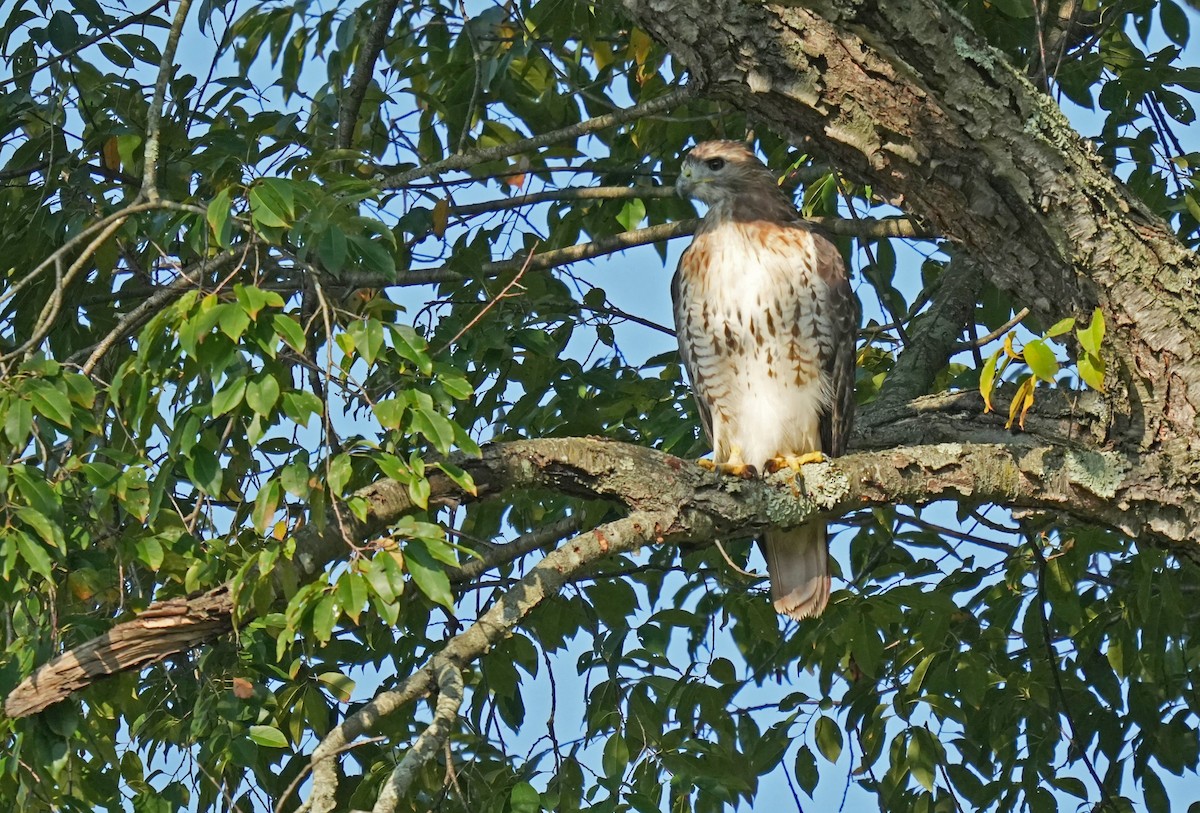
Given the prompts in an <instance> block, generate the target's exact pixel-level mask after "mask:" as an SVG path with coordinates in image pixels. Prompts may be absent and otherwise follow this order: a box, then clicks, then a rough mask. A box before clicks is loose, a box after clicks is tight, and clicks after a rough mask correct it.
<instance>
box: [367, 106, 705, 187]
mask: <svg viewBox="0 0 1200 813" xmlns="http://www.w3.org/2000/svg"><path fill="white" fill-rule="evenodd" d="M699 90H700V88H699V86H698V85H696V84H695V83H692V84H688V85H687V86H685V87H682V88H678V89H676V90H673V91H671V92H669V93H666V94H664V95H662V96H659V97H658V98H657V99H651V100H650V101H648V102H642V103H641V104H635V105H634V106H632V107H627V108H624V109H622V110H617V111H614V112H612V113H605V114H604V115H603V116H595V117H593V118H590V119H587V120H585V121H581V122H579V123H578V124H572V125H571V126H570V127H562V128H560V129H558V130H551V131H550V132H548V133H543V134H541V135H537V136H533V137H531V138H525V139H522V140H520V141H514V142H512V143H510V144H498V145H496V146H495V147H488V148H486V149H481V150H474V151H472V152H469V153H460V154H458V155H451V156H449V157H448V158H445V159H443V160H441V161H436V162H434V163H432V164H428V165H426V166H423V167H414V168H413V169H410V170H406V171H404V172H399V173H397V174H395V175H392V176H390V177H388V178H385V179H384V181H383V183H382V184H381V186H382V188H383V189H399V188H402V187H404V186H406V185H407V184H409V183H410V182H412V181H415V180H418V179H420V178H429V177H432V176H434V175H440V174H441V173H443V172H452V171H454V170H462V169H468V168H470V167H472V166H474V165H476V164H482V163H486V162H488V161H496V160H499V159H501V158H508V157H509V156H511V155H517V154H519V153H523V152H529V151H531V150H536V149H539V148H541V147H545V146H547V145H549V144H555V143H557V142H559V141H567V140H570V139H573V138H579V137H580V136H584V135H588V134H589V133H594V132H597V131H599V130H606V129H608V128H609V127H616V126H618V125H621V124H625V123H627V122H630V121H636V120H637V119H640V118H642V117H643V116H648V115H651V114H654V113H660V112H665V111H669V110H671V109H673V108H674V107H676V106H677V105H680V104H683V103H684V102H686V101H688V100H689V99H691V98H693V97H694V96H695V95H696V94H697V93H698V92H699Z"/></svg>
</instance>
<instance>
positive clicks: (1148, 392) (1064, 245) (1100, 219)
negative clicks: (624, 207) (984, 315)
mask: <svg viewBox="0 0 1200 813" xmlns="http://www.w3.org/2000/svg"><path fill="white" fill-rule="evenodd" d="M624 5H625V6H626V8H627V9H628V10H629V12H630V13H631V14H632V15H633V17H634V18H635V19H636V20H637V21H638V23H639V25H641V26H643V27H645V28H646V29H647V30H648V31H650V32H651V33H652V34H653V35H654V36H656V37H657V38H658V39H660V40H661V41H662V42H663V43H664V44H665V45H666V46H667V48H668V49H669V50H670V51H671V52H672V53H673V54H675V55H676V56H678V57H680V58H682V60H683V61H684V62H685V63H686V65H687V67H688V69H689V70H690V71H691V72H692V73H693V74H694V75H695V77H696V78H697V79H699V80H700V81H702V82H703V83H704V84H705V86H706V88H707V93H708V94H709V95H711V96H715V97H717V98H721V99H724V100H727V101H728V102H729V103H731V104H733V105H736V106H738V107H741V108H742V109H744V110H745V111H746V112H748V113H749V114H751V115H752V116H753V117H754V118H755V119H757V120H759V121H761V122H762V123H764V124H766V125H767V126H769V127H770V128H771V129H773V130H776V131H777V132H780V133H782V134H785V135H787V136H790V137H791V138H792V139H793V140H794V141H795V143H798V144H799V143H804V142H806V141H807V142H810V143H811V144H812V145H814V146H815V147H816V148H818V149H819V150H820V151H822V152H824V153H825V154H826V156H827V157H828V159H829V160H830V162H831V163H833V164H834V165H836V166H838V167H839V168H841V169H842V170H844V171H845V172H847V173H848V174H850V175H852V176H855V177H857V178H858V179H859V180H861V181H864V182H867V183H870V184H871V185H872V186H873V187H874V188H875V189H876V190H879V191H882V192H884V193H886V194H888V195H889V196H890V197H891V199H892V200H893V201H894V202H895V203H897V204H898V205H900V206H902V207H903V208H904V209H906V210H907V211H908V212H910V213H912V214H914V215H917V216H919V217H920V218H921V219H922V220H924V221H925V222H927V223H928V224H929V225H930V226H931V227H932V228H933V229H934V230H935V231H937V232H938V233H941V234H944V235H946V236H947V237H948V238H949V239H951V240H953V241H955V242H957V243H960V244H961V245H963V246H965V247H966V248H967V249H968V250H969V251H970V252H971V254H972V256H973V258H974V259H975V260H976V261H977V262H979V263H980V265H981V267H982V268H983V269H984V272H985V273H986V274H987V275H988V276H989V278H990V279H991V280H992V281H993V282H995V283H996V285H997V286H999V287H1000V288H1001V289H1003V290H1005V291H1007V292H1008V293H1010V294H1011V295H1012V296H1013V297H1014V299H1015V301H1016V302H1018V303H1019V305H1027V306H1028V307H1030V308H1031V310H1032V311H1033V313H1034V314H1035V315H1036V316H1038V317H1039V318H1040V319H1041V320H1042V321H1043V322H1044V323H1045V324H1050V323H1051V322H1052V321H1055V320H1057V319H1058V318H1061V317H1064V316H1068V315H1077V316H1081V317H1084V318H1085V319H1086V318H1087V317H1088V316H1089V315H1090V313H1091V310H1092V308H1093V307H1094V306H1095V305H1099V306H1100V307H1101V308H1102V309H1103V310H1104V312H1105V314H1106V315H1107V316H1108V324H1109V328H1110V330H1109V336H1110V337H1111V338H1110V339H1108V340H1106V342H1107V343H1108V344H1109V345H1110V348H1111V351H1110V358H1111V359H1112V360H1114V361H1116V362H1117V363H1118V364H1119V367H1118V368H1117V369H1119V370H1120V371H1121V375H1120V376H1119V378H1120V380H1113V382H1112V383H1113V384H1114V385H1116V386H1112V387H1110V389H1111V390H1112V391H1113V396H1114V397H1113V405H1114V407H1115V415H1116V416H1117V417H1118V418H1119V419H1120V420H1119V422H1118V423H1117V424H1115V426H1114V429H1115V430H1117V431H1116V432H1115V433H1114V435H1113V438H1112V439H1113V440H1114V442H1118V443H1120V444H1121V445H1122V446H1124V447H1125V448H1127V449H1129V450H1131V451H1132V450H1134V449H1147V448H1152V447H1155V446H1158V445H1160V444H1172V443H1178V444H1179V446H1180V447H1181V448H1176V449H1174V450H1173V451H1172V455H1173V456H1174V457H1175V458H1176V460H1177V461H1178V462H1184V461H1185V459H1186V457H1187V454H1186V452H1187V451H1189V450H1190V449H1192V448H1194V447H1195V446H1196V445H1197V440H1198V439H1197V434H1196V431H1195V429H1196V413H1197V409H1198V408H1200V359H1198V358H1197V342H1196V340H1195V338H1194V337H1196V336H1197V335H1200V307H1197V303H1196V300H1195V297H1194V296H1193V295H1192V294H1191V290H1192V288H1193V286H1194V285H1195V282H1196V280H1197V279H1198V278H1200V263H1198V262H1197V258H1196V255H1195V254H1194V253H1192V252H1190V251H1188V250H1187V249H1186V248H1184V247H1183V246H1182V245H1181V244H1180V243H1179V242H1178V240H1177V239H1176V238H1175V236H1174V235H1173V233H1172V232H1171V230H1170V228H1169V227H1168V225H1167V224H1166V223H1164V222H1163V221H1162V220H1161V219H1159V218H1158V217H1157V216H1155V215H1154V214H1153V213H1151V212H1150V211H1148V209H1147V208H1146V207H1145V206H1144V205H1143V204H1142V203H1141V202H1140V201H1139V200H1138V199H1137V198H1135V197H1134V195H1133V194H1132V193H1131V192H1129V190H1128V189H1126V188H1125V187H1124V186H1123V185H1122V184H1121V183H1120V182H1119V181H1117V180H1116V178H1114V177H1113V175H1112V173H1111V172H1110V171H1109V169H1108V168H1107V167H1106V166H1105V165H1104V164H1103V163H1102V161H1101V160H1100V158H1099V157H1098V156H1097V155H1096V153H1095V152H1094V150H1093V149H1091V147H1090V145H1089V144H1088V143H1087V142H1086V141H1085V140H1083V139H1082V138H1080V137H1079V136H1078V135H1077V134H1076V133H1075V132H1074V131H1073V130H1072V129H1071V127H1070V125H1069V124H1068V123H1067V121H1066V118H1065V117H1064V116H1063V114H1062V112H1061V111H1060V110H1059V109H1058V107H1057V106H1056V105H1055V104H1054V102H1053V101H1052V100H1051V99H1050V98H1049V97H1047V96H1046V95H1045V94H1043V93H1041V92H1040V91H1038V90H1037V89H1036V88H1035V87H1034V86H1033V85H1032V84H1030V82H1029V81H1028V80H1027V79H1026V77H1025V76H1023V75H1022V74H1021V73H1020V72H1019V71H1017V70H1016V69H1014V68H1013V67H1012V66H1011V65H1009V64H1008V63H1007V62H1006V61H1005V59H1004V57H1003V55H1001V54H999V53H998V52H996V51H994V50H992V49H991V48H990V47H988V46H987V45H986V44H985V43H984V42H982V41H981V40H980V38H978V37H977V36H976V35H975V33H974V32H973V31H972V29H971V27H970V26H969V25H968V24H967V23H966V22H965V21H964V20H962V19H961V18H960V17H959V16H958V15H956V14H955V13H954V12H953V11H951V10H950V9H949V8H947V7H946V6H945V5H943V4H942V3H941V2H939V1H938V0H861V1H860V0H815V1H814V2H809V3H804V4H803V5H804V7H803V8H801V7H799V4H797V3H791V2H788V3H783V4H758V3H749V2H741V1H740V0H624ZM1019 305H1018V306H1019ZM1110 378H1113V379H1117V378H1118V377H1117V376H1110Z"/></svg>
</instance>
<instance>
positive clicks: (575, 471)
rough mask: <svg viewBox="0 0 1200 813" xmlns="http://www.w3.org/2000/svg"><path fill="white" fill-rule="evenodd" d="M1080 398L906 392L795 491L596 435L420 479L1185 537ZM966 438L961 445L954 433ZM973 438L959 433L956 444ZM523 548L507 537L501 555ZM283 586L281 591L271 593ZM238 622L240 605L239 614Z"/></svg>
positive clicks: (1142, 460) (675, 533)
mask: <svg viewBox="0 0 1200 813" xmlns="http://www.w3.org/2000/svg"><path fill="white" fill-rule="evenodd" d="M1101 406H1102V405H1101V404H1098V403H1097V399H1095V398H1087V397H1083V398H1080V399H1077V400H1075V401H1068V400H1067V399H1065V398H1062V397H1059V398H1054V397H1050V398H1047V399H1045V402H1044V404H1043V406H1042V409H1041V413H1042V414H1040V415H1039V416H1038V417H1037V418H1035V419H1033V420H1031V422H1030V424H1029V429H1030V431H1029V432H1028V433H1026V434H1021V435H1014V434H1012V433H1010V432H1008V431H1007V430H1005V429H1004V428H1003V420H1002V419H1000V418H999V417H998V416H995V415H992V416H983V417H982V418H981V417H980V412H981V411H982V401H981V400H980V398H979V396H978V395H975V394H956V395H949V396H936V397H932V398H928V399H918V400H917V401H915V402H913V403H912V404H908V405H904V406H899V407H888V408H887V409H880V410H876V411H875V412H868V413H867V415H866V416H864V420H863V426H862V429H861V431H860V433H859V434H858V436H857V443H856V446H857V447H858V448H869V447H875V448H879V447H883V450H882V451H861V452H858V453H855V454H851V455H848V456H846V457H843V458H839V459H837V460H834V461H830V462H826V463H821V464H815V465H810V466H806V467H805V468H804V479H803V482H802V488H800V489H799V493H797V492H796V490H794V489H793V484H792V482H791V481H790V480H789V479H788V478H787V476H786V475H784V474H780V475H775V476H774V477H772V478H769V479H767V480H738V479H731V478H724V477H718V476H716V475H714V474H712V473H710V472H708V471H706V470H704V469H702V468H700V467H699V466H696V465H695V464H694V463H692V462H690V461H685V460H681V459H680V458H677V457H674V456H672V455H667V454H663V453H662V452H658V451H655V450H653V449H646V448H643V447H640V446H631V445H628V444H624V443H616V442H612V441H603V440H594V439H584V438H565V439H545V440H529V441H518V442H512V443H503V444H492V445H489V446H487V447H485V449H484V453H483V456H482V457H481V458H478V459H474V458H465V459H460V460H457V461H456V462H457V463H458V465H460V466H462V467H463V468H464V469H466V470H467V471H468V472H470V474H471V475H472V477H473V478H474V481H475V484H476V488H477V492H478V494H477V495H475V496H472V495H468V494H465V493H463V492H462V491H461V490H460V489H459V488H458V487H457V486H456V485H454V483H453V482H451V481H450V480H449V478H446V477H444V476H441V475H435V476H434V477H433V478H432V481H431V485H432V497H431V500H432V501H433V502H434V503H441V504H451V503H456V502H461V501H466V500H469V499H487V498H489V497H493V496H496V495H499V494H501V493H504V492H507V491H510V490H513V489H521V488H531V487H533V488H549V489H553V490H555V491H558V492H560V493H563V494H571V495H574V496H577V497H582V498H585V499H606V500H614V501H617V502H619V503H622V504H623V505H625V506H626V507H627V508H628V509H629V510H630V511H631V512H637V513H640V514H654V515H670V516H672V517H675V518H676V519H675V520H674V522H673V523H672V524H671V525H670V526H669V527H663V528H659V529H656V530H655V534H654V539H655V541H656V542H659V543H665V544H678V543H681V542H693V541H707V540H711V539H714V538H718V537H724V538H729V537H736V536H738V535H743V536H744V535H750V534H754V533H757V532H759V531H761V530H762V529H763V528H764V527H766V526H768V525H770V526H779V527H791V526H795V525H799V524H802V523H803V522H805V521H806V520H808V519H809V518H810V517H812V516H813V515H816V514H823V515H825V516H838V515H842V514H845V513H847V512H849V511H852V510H855V509H858V508H862V507H864V506H867V505H873V504H895V503H909V504H916V503H923V502H928V501H931V500H936V499H939V498H946V497H953V498H955V499H962V500H967V501H971V502H977V503H989V502H998V503H1003V504H1005V505H1009V506H1013V507H1022V508H1030V509H1038V510H1051V511H1056V512H1062V513H1066V514H1070V515H1073V516H1076V517H1079V518H1080V519H1082V520H1085V521H1087V522H1091V523H1096V524H1101V525H1106V526H1108V527H1110V528H1114V529H1117V530H1120V531H1121V532H1123V533H1126V534H1128V535H1130V536H1141V537H1143V538H1145V539H1147V540H1151V541H1158V542H1161V543H1164V544H1172V545H1174V544H1188V545H1189V546H1190V544H1191V543H1193V542H1194V539H1193V535H1194V533H1195V529H1196V528H1197V527H1200V504H1198V503H1197V501H1196V500H1194V499H1193V497H1194V494H1193V492H1192V490H1191V489H1190V488H1187V487H1184V488H1182V489H1181V488H1179V487H1178V486H1177V485H1176V484H1175V477H1174V474H1175V473H1174V472H1173V471H1172V469H1171V466H1170V460H1169V459H1168V458H1166V457H1165V456H1163V455H1160V454H1156V453H1147V454H1143V455H1140V456H1138V455H1128V454H1123V453H1119V452H1116V451H1099V450H1096V449H1093V448H1089V444H1087V443H1086V442H1085V441H1087V440H1088V438H1089V435H1088V433H1089V432H1091V433H1098V432H1102V431H1103V427H1104V426H1106V420H1105V413H1104V411H1103V409H1102V408H1101ZM964 439H967V441H968V442H963V440H964ZM971 439H974V441H975V442H970V441H971ZM357 496H359V497H361V498H362V499H364V500H365V501H366V502H367V504H368V505H369V506H370V512H369V516H368V520H367V521H366V522H364V523H356V524H354V525H353V526H352V527H351V528H350V532H351V533H352V535H353V537H354V538H355V539H356V540H360V541H361V540H366V539H369V538H371V537H372V536H373V535H375V534H376V533H378V531H379V530H380V529H381V528H383V527H385V526H386V525H387V524H389V523H391V522H395V521H396V520H397V519H399V518H400V517H401V516H402V515H403V514H404V513H406V512H407V511H410V510H412V509H413V508H414V506H413V504H412V503H411V500H410V498H409V497H408V493H407V489H406V488H405V487H403V486H402V485H399V484H397V483H394V482H392V481H390V480H381V481H379V482H377V483H374V484H372V485H371V486H369V487H368V488H365V489H363V490H362V491H360V492H359V493H358V495H357ZM346 550H347V548H346V544H345V540H344V538H343V537H342V535H341V532H340V530H338V529H337V528H334V527H331V528H327V529H326V530H325V531H323V532H322V531H318V530H315V529H314V530H307V531H306V532H304V533H303V534H302V535H301V536H300V537H299V538H298V539H297V553H296V559H295V561H296V563H297V566H298V568H299V570H300V576H301V578H302V579H304V580H311V579H312V578H315V577H317V575H319V574H320V573H322V572H323V571H324V568H325V567H326V566H327V565H328V564H329V563H331V562H333V561H335V560H337V559H339V558H343V557H344V556H345V555H346ZM523 551H524V548H523V547H520V546H518V547H517V548H516V549H515V551H514V554H513V555H514V556H515V555H519V554H520V553H521V552H523ZM278 596H279V598H283V594H282V592H280V593H279V594H278ZM234 604H235V602H234V597H233V593H232V591H231V590H230V589H229V587H228V586H222V587H219V588H216V589H215V590H212V591H210V592H208V593H204V594H202V595H200V596H197V597H194V598H191V599H173V600H171V601H167V602H160V603H158V604H155V605H152V606H151V608H150V609H149V610H147V611H146V612H145V613H143V614H142V615H141V616H139V617H138V618H136V619H133V620H132V621H127V622H124V623H122V624H118V625H117V626H116V627H114V628H113V629H112V630H110V631H109V632H108V633H106V634H105V635H103V636H100V637H99V638H96V639H93V640H92V641H89V642H88V643H86V644H84V645H82V646H80V647H77V648H76V649H73V650H71V651H69V652H67V653H65V654H64V655H61V656H59V657H58V658H56V659H54V660H52V661H50V662H49V663H47V664H45V665H44V666H42V667H41V668H40V669H38V671H37V672H35V673H34V674H33V675H32V676H30V677H29V678H27V679H26V680H25V681H24V682H23V683H22V684H21V685H20V686H18V687H17V689H15V690H14V691H13V692H12V693H11V694H10V695H9V696H8V698H7V699H6V701H5V713H6V714H7V715H8V716H10V717H22V716H27V715H29V714H33V713H36V712H37V711H40V710H41V709H44V708H46V707H48V706H50V705H52V704H54V703H56V702H59V701H60V700H63V699H65V698H66V697H67V696H69V695H70V694H71V693H73V692H75V691H78V690H79V689H81V688H83V687H85V686H87V685H89V684H91V683H92V682H94V681H95V680H97V679H98V678H100V677H103V676H105V675H110V674H114V673H116V672H120V671H124V670H127V669H132V668H138V667H141V666H145V665H147V664H149V663H153V662H155V661H158V660H161V659H162V658H165V657H167V656H169V655H172V654H175V653H178V652H184V651H187V650H189V649H192V648H194V647H196V646H199V645H201V644H203V643H205V642H207V641H210V640H212V639H214V638H216V637H217V636H219V635H221V634H223V633H225V632H229V631H231V630H232V629H233V626H234V617H233V612H234ZM242 620H243V621H244V620H245V617H243V618H242Z"/></svg>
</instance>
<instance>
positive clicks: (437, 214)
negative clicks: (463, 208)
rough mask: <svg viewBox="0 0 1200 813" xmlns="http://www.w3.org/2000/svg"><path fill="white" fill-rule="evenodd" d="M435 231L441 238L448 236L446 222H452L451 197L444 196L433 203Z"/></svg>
mask: <svg viewBox="0 0 1200 813" xmlns="http://www.w3.org/2000/svg"><path fill="white" fill-rule="evenodd" d="M432 217H433V233H434V234H435V235H437V236H438V237H439V238H441V237H445V236H446V224H447V223H449V222H450V199H449V198H442V199H441V200H439V201H438V202H437V203H435V204H434V205H433V216H432Z"/></svg>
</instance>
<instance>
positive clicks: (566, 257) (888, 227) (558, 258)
mask: <svg viewBox="0 0 1200 813" xmlns="http://www.w3.org/2000/svg"><path fill="white" fill-rule="evenodd" d="M805 222H806V223H809V224H810V225H812V226H815V227H817V228H820V229H822V230H824V231H826V232H828V233H830V234H839V235H848V236H853V237H862V238H865V239H872V238H879V239H883V238H887V237H912V238H931V237H933V235H931V234H928V233H926V232H925V231H923V230H922V229H920V228H919V227H918V226H917V225H916V224H915V223H913V222H912V221H910V220H908V219H907V218H902V217H884V218H878V219H871V218H862V219H860V220H850V219H848V218H841V217H812V218H808V219H806V220H805ZM698 225H700V221H699V219H695V218H693V219H688V220H677V221H674V222H672V223H659V224H657V225H654V226H647V227H646V228H644V229H634V230H633V231H627V232H621V233H620V234H614V235H610V236H607V237H599V238H597V239H595V240H593V241H591V242H590V243H579V244H578V245H574V246H567V247H566V248H556V249H552V250H550V251H543V252H542V253H540V254H536V253H535V254H534V255H533V258H532V259H527V255H525V254H524V253H521V254H517V255H515V256H513V257H512V258H510V259H507V260H496V261H493V262H488V263H483V264H482V265H481V266H479V272H478V273H477V274H472V275H465V274H461V273H459V272H457V271H453V270H451V269H450V268H449V267H448V266H444V265H443V266H440V267H438V268H426V269H417V270H413V271H407V272H405V273H404V274H402V275H401V276H399V277H397V278H396V279H384V278H383V277H381V276H380V275H378V274H355V273H346V274H339V275H338V277H337V281H338V282H339V283H340V284H342V285H346V286H352V287H356V288H379V287H385V288H386V287H406V286H410V285H439V284H441V283H444V282H459V281H461V280H464V279H468V278H472V279H480V278H488V277H494V276H497V275H499V274H503V273H506V272H508V271H519V270H521V268H527V269H528V270H539V271H540V270H545V269H548V268H559V267H561V266H564V265H571V264H572V263H577V262H583V261H584V260H591V259H595V258H596V257H602V256H605V255H608V254H615V253H616V252H618V251H624V250H625V249H629V248H636V247H637V246H644V245H648V244H650V243H658V242H660V241H663V240H674V239H676V238H678V237H687V236H689V235H691V234H693V233H695V231H696V227H697V226H698ZM527 263H528V265H526V264H527Z"/></svg>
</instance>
